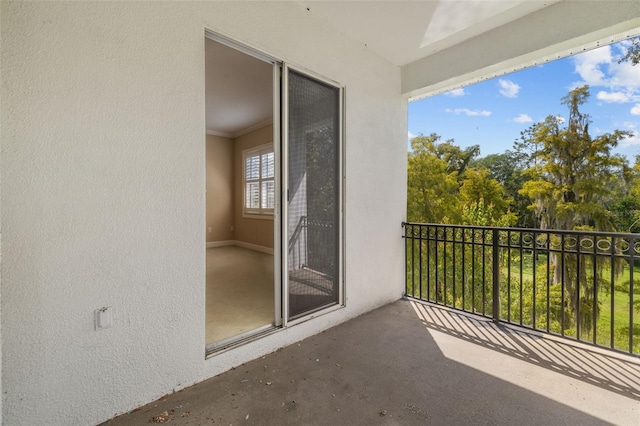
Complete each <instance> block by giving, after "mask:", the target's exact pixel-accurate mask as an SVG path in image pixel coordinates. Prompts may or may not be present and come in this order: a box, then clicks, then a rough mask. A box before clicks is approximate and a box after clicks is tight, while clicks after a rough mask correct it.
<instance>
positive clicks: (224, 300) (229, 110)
mask: <svg viewBox="0 0 640 426" xmlns="http://www.w3.org/2000/svg"><path fill="white" fill-rule="evenodd" d="M205 49H206V51H205V61H206V64H205V73H206V82H205V87H206V124H207V137H206V229H205V232H206V245H207V249H206V345H207V347H218V346H221V345H224V344H226V343H228V342H231V341H236V340H239V339H242V338H243V337H246V336H247V335H251V334H254V333H256V332H259V331H262V330H263V329H265V328H269V327H272V326H273V324H274V321H275V293H274V255H273V253H274V215H273V211H274V206H275V157H274V151H273V65H272V64H270V63H267V62H264V61H262V60H260V59H257V58H255V57H252V56H250V55H248V54H246V53H243V52H240V51H238V50H235V49H233V48H231V47H228V46H225V45H224V44H222V43H219V42H217V41H214V40H211V39H206V41H205Z"/></svg>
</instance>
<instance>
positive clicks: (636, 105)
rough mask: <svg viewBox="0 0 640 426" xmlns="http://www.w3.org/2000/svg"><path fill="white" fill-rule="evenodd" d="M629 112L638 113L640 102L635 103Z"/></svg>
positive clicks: (639, 112)
mask: <svg viewBox="0 0 640 426" xmlns="http://www.w3.org/2000/svg"><path fill="white" fill-rule="evenodd" d="M629 112H630V113H631V115H640V104H635V106H634V107H632V108H631V110H629Z"/></svg>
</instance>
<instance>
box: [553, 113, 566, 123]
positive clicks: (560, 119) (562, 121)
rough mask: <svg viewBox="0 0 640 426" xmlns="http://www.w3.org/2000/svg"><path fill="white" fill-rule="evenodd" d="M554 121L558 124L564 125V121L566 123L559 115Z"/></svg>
mask: <svg viewBox="0 0 640 426" xmlns="http://www.w3.org/2000/svg"><path fill="white" fill-rule="evenodd" d="M556 120H558V123H560V124H564V122H565V121H567V120H566V119H565V118H564V117H563V116H561V115H556Z"/></svg>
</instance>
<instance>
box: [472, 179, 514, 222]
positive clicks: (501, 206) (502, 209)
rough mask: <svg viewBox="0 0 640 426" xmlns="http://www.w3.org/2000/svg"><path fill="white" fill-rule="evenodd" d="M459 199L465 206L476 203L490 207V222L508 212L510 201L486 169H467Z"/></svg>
mask: <svg viewBox="0 0 640 426" xmlns="http://www.w3.org/2000/svg"><path fill="white" fill-rule="evenodd" d="M460 197H461V199H462V201H463V203H465V205H470V204H471V203H478V202H480V201H482V204H484V205H486V206H487V207H488V206H492V212H493V213H492V218H491V219H492V221H493V222H495V221H497V219H498V217H500V216H502V215H504V214H505V213H506V212H507V210H509V205H510V204H511V201H512V200H511V199H510V198H509V197H508V196H507V194H506V191H505V189H504V186H502V184H500V182H498V181H497V180H495V179H493V178H492V177H490V176H489V170H487V169H476V168H473V167H472V168H469V169H467V171H466V173H465V174H464V177H463V179H462V185H461V186H460Z"/></svg>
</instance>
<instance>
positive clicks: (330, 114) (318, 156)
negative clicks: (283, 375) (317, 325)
mask: <svg viewBox="0 0 640 426" xmlns="http://www.w3.org/2000/svg"><path fill="white" fill-rule="evenodd" d="M285 72H286V80H285V82H286V94H285V96H286V100H287V102H286V111H285V114H286V116H287V120H286V123H285V126H284V129H283V130H285V141H286V142H285V146H286V148H285V149H286V155H287V159H286V164H287V178H286V184H287V188H286V189H287V191H286V204H287V208H286V215H285V221H286V229H287V235H286V237H287V254H286V256H287V262H286V264H287V268H286V269H287V270H286V274H287V294H286V297H287V303H286V306H287V312H286V313H285V314H286V316H287V318H288V319H289V320H292V319H296V318H299V317H301V316H304V315H306V314H309V313H311V312H314V311H317V310H319V309H322V308H324V307H327V306H330V305H335V304H337V303H340V279H339V278H340V274H341V271H340V267H341V262H340V256H341V245H340V235H341V226H340V224H341V216H340V202H341V186H340V183H341V180H340V177H341V145H342V141H341V134H342V129H341V89H340V88H339V87H336V86H333V85H331V84H329V83H327V82H324V81H321V80H319V79H316V78H313V77H310V76H308V75H306V74H304V73H302V72H298V71H295V70H292V69H291V68H288V67H287V68H286V70H285Z"/></svg>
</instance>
